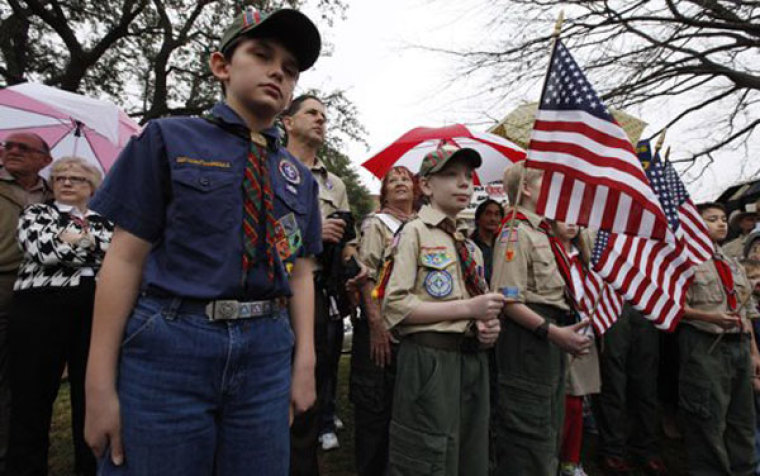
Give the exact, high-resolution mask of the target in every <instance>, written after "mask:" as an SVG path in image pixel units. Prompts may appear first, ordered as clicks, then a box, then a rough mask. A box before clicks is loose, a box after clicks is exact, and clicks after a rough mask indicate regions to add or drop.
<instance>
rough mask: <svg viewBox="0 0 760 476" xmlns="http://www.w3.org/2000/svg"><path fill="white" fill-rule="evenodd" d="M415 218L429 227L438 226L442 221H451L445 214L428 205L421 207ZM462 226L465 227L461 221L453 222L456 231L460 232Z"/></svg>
mask: <svg viewBox="0 0 760 476" xmlns="http://www.w3.org/2000/svg"><path fill="white" fill-rule="evenodd" d="M417 217H418V218H419V219H420V220H422V223H424V224H426V225H429V226H438V224H439V223H441V222H442V221H444V220H451V218H449V217H448V216H446V214H445V213H443V212H442V211H440V210H436V209H435V208H433V207H431V206H430V205H423V206H422V208H420V211H419V212H417ZM463 224H464V225H466V223H464V222H463V221H462V220H456V221H455V222H454V225H455V226H456V229H457V230H461V229H462V225H463Z"/></svg>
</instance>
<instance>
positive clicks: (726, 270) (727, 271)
mask: <svg viewBox="0 0 760 476" xmlns="http://www.w3.org/2000/svg"><path fill="white" fill-rule="evenodd" d="M713 262H714V263H715V269H716V270H717V271H718V277H719V278H720V283H721V284H722V285H723V290H724V291H725V292H726V303H727V304H728V311H729V312H734V311H736V309H737V307H738V304H739V303H738V302H737V299H736V288H734V275H733V273H731V267H730V266H729V265H728V263H726V260H725V259H723V257H721V256H718V255H715V257H714V258H713Z"/></svg>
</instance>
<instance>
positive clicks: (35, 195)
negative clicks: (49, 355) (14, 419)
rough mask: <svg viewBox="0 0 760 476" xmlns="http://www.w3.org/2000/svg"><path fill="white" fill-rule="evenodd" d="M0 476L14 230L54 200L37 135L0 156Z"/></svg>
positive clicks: (46, 152)
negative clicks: (25, 213) (29, 210)
mask: <svg viewBox="0 0 760 476" xmlns="http://www.w3.org/2000/svg"><path fill="white" fill-rule="evenodd" d="M0 154H1V155H0V474H2V473H3V471H4V469H5V457H6V454H7V443H8V425H9V424H10V422H9V415H10V386H9V385H10V384H9V381H8V379H9V375H8V345H7V335H8V334H7V332H8V316H9V312H10V309H9V308H10V302H11V297H12V296H13V283H14V281H15V280H16V272H17V271H18V267H19V264H21V258H22V254H21V249H20V248H19V245H18V242H17V240H16V226H17V225H18V217H19V215H20V214H21V212H22V210H23V209H24V208H25V207H26V206H28V205H31V204H33V203H40V202H43V201H45V200H48V199H50V198H52V197H53V194H52V192H51V190H50V188H49V187H48V185H47V183H46V182H45V181H44V180H43V179H42V178H41V177H40V176H39V171H40V170H42V169H43V168H44V167H45V166H46V165H48V164H49V163H50V162H51V161H52V158H51V157H50V148H49V147H48V145H47V143H46V142H45V141H44V140H43V139H42V138H41V137H39V136H38V135H36V134H26V133H18V134H11V135H9V136H8V137H7V138H6V139H5V142H3V148H2V151H1V152H0Z"/></svg>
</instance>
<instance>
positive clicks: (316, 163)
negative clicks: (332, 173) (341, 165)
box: [310, 157, 327, 175]
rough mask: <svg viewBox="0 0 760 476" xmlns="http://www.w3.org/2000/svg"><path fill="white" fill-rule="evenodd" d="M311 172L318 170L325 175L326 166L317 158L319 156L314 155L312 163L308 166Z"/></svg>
mask: <svg viewBox="0 0 760 476" xmlns="http://www.w3.org/2000/svg"><path fill="white" fill-rule="evenodd" d="M310 169H311V171H312V172H319V173H320V174H324V175H327V167H326V166H325V164H324V162H322V161H321V160H319V157H316V158H315V159H314V165H312V166H311V167H310Z"/></svg>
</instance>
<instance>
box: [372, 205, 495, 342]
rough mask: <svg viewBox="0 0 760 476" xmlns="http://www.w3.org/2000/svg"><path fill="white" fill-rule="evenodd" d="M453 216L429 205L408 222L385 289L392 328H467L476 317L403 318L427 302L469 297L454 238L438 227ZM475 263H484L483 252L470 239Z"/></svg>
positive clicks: (385, 313)
mask: <svg viewBox="0 0 760 476" xmlns="http://www.w3.org/2000/svg"><path fill="white" fill-rule="evenodd" d="M443 220H449V218H448V217H446V215H444V214H443V213H442V212H440V211H438V210H436V209H434V208H432V207H430V206H429V205H425V206H423V207H422V208H421V209H420V211H419V213H418V214H417V218H415V219H414V220H411V221H409V222H407V224H406V225H405V226H404V229H403V230H401V232H400V233H399V238H398V244H397V245H396V247H395V248H393V250H392V251H391V252H392V253H393V271H392V272H391V276H390V279H389V280H388V284H387V286H386V288H385V299H384V300H383V309H382V310H383V319H385V326H386V328H388V329H393V328H394V327H395V328H397V329H398V332H399V333H400V334H401V335H406V334H411V333H413V332H421V331H435V332H455V333H463V332H466V331H467V330H468V328H469V326H470V325H471V323H472V320H469V319H465V320H459V321H441V322H436V323H434V324H425V325H410V324H405V323H404V322H403V321H404V319H406V317H407V316H408V315H409V313H410V312H412V310H413V309H414V308H416V307H417V306H419V305H420V304H421V303H423V302H441V301H458V300H461V299H469V298H470V295H469V293H468V292H467V289H466V288H465V284H464V276H463V275H462V267H461V266H460V264H459V259H458V257H457V251H456V248H455V247H454V240H453V239H452V238H451V236H449V235H448V234H447V233H446V232H445V231H443V230H441V229H440V228H438V226H437V225H438V224H439V223H441V222H442V221H443ZM467 246H468V247H469V249H470V252H471V253H473V254H474V256H475V262H476V263H477V265H478V266H480V267H481V268H482V266H483V254H482V253H481V252H480V250H479V249H478V247H477V246H475V244H474V243H473V242H472V241H469V240H468V242H467Z"/></svg>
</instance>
